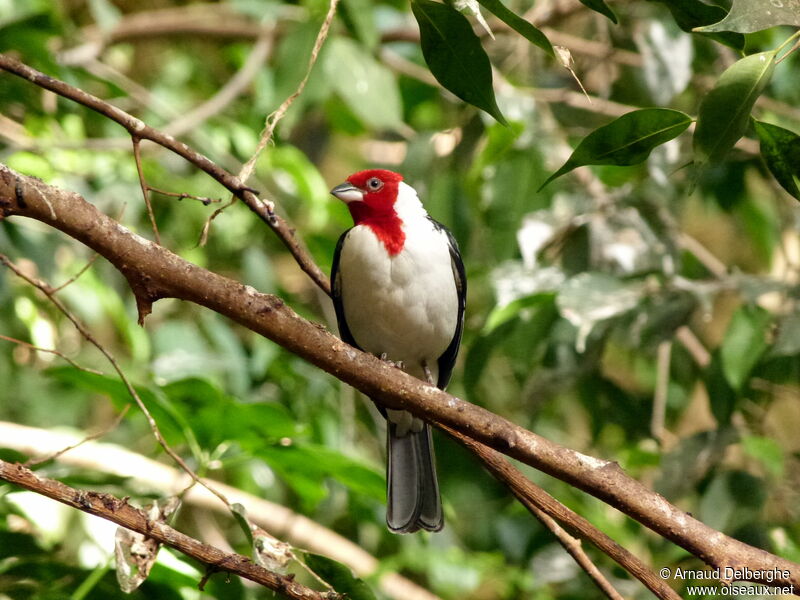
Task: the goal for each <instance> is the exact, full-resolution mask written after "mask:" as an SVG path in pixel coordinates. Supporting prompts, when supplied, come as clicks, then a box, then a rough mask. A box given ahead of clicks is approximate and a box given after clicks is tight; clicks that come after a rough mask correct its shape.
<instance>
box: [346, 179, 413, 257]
mask: <svg viewBox="0 0 800 600" xmlns="http://www.w3.org/2000/svg"><path fill="white" fill-rule="evenodd" d="M401 181H403V176H402V175H400V174H399V173H395V172H393V171H387V170H386V169H368V170H366V171H359V172H358V173H354V174H353V175H350V177H348V178H347V180H346V182H345V183H343V184H341V185H337V186H336V187H335V188H333V189H332V190H331V194H333V195H334V196H336V197H337V198H339V200H342V201H343V202H345V203H346V204H347V208H348V209H349V210H350V214H351V215H352V217H353V223H355V224H356V225H367V226H368V227H370V228H371V229H372V230H373V231H374V232H375V235H377V236H378V238H379V239H380V240H381V241H382V242H383V243H384V246H385V247H386V250H387V251H388V252H389V254H392V255H394V254H397V253H398V252H400V250H402V249H403V244H404V243H405V233H404V232H403V229H402V224H403V223H402V221H401V220H400V217H399V216H398V215H397V212H396V211H395V207H394V203H395V201H396V200H397V193H398V189H399V186H400V182H401Z"/></svg>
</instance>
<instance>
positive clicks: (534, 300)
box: [483, 292, 555, 335]
mask: <svg viewBox="0 0 800 600" xmlns="http://www.w3.org/2000/svg"><path fill="white" fill-rule="evenodd" d="M554 299H555V294H553V293H551V292H544V293H541V294H533V295H530V296H523V297H522V298H517V299H516V300H513V301H511V302H509V303H508V304H506V305H505V306H496V307H495V308H494V309H492V312H490V313H489V317H488V318H487V319H486V324H485V325H484V326H483V334H484V335H488V334H490V333H492V332H493V331H494V330H496V329H497V328H498V327H500V326H501V325H504V324H505V323H508V322H509V321H510V320H512V319H514V318H516V317H519V316H523V317H525V316H530V315H531V314H532V313H535V312H536V311H537V310H538V309H540V308H541V307H543V306H547V305H551V304H552V303H553V300H554Z"/></svg>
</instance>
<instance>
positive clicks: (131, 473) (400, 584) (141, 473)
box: [0, 421, 439, 600]
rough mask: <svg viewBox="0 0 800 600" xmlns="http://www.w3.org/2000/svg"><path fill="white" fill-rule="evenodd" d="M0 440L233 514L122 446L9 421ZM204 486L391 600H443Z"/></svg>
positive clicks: (347, 547) (327, 539)
mask: <svg viewBox="0 0 800 600" xmlns="http://www.w3.org/2000/svg"><path fill="white" fill-rule="evenodd" d="M0 440H2V446H3V447H4V448H11V449H13V450H17V451H18V452H23V453H25V454H28V455H30V456H34V457H47V458H51V457H53V455H55V454H56V453H58V452H59V451H60V450H63V449H64V448H65V447H67V446H72V449H71V450H70V451H69V452H68V453H66V454H61V455H59V456H58V457H56V460H57V461H58V462H59V463H60V464H63V465H67V466H71V467H77V468H79V469H90V470H92V471H100V472H102V473H110V474H113V475H118V476H120V477H125V478H129V479H132V480H134V481H136V484H137V485H138V486H143V487H142V489H143V490H146V491H149V490H152V491H155V492H158V493H159V494H161V495H163V496H170V495H176V494H179V493H181V492H183V491H185V494H183V497H182V500H183V502H184V503H187V504H191V505H192V506H197V507H200V508H203V509H206V510H209V511H214V512H218V513H224V514H225V515H226V516H230V511H228V509H227V508H226V507H225V506H223V505H222V504H221V503H220V502H219V500H218V499H217V497H216V496H214V495H213V494H212V493H211V492H209V491H208V490H207V489H206V488H204V487H200V486H194V487H192V488H190V489H189V490H186V488H187V486H188V485H189V484H190V483H191V478H190V476H189V475H187V474H186V473H184V472H183V471H181V470H178V469H176V468H174V467H171V466H169V465H166V464H164V463H161V462H158V461H155V460H152V459H150V458H147V457H145V456H142V455H141V454H136V453H135V452H131V451H130V450H127V449H125V448H122V447H120V446H117V445H116V444H109V443H98V442H94V441H89V442H86V443H85V444H83V445H81V446H77V447H76V446H75V444H76V443H77V442H79V441H81V439H80V438H79V437H78V436H76V435H73V434H69V433H65V432H63V431H50V430H47V429H39V428H36V427H26V426H24V425H17V424H16V423H8V422H3V421H0ZM204 480H205V481H208V482H209V483H210V484H211V485H213V487H214V488H215V489H217V490H219V491H220V492H222V493H223V494H224V495H225V497H226V498H228V499H229V500H230V501H231V502H232V503H239V504H241V505H243V506H246V507H247V516H248V517H249V518H250V519H252V520H253V521H254V522H255V523H256V524H258V525H259V526H261V527H263V528H264V529H266V530H267V531H269V533H271V534H272V535H274V536H276V537H279V538H281V539H285V540H286V541H287V542H289V543H290V544H292V545H293V546H295V547H298V548H306V549H308V550H311V551H312V552H317V553H320V554H324V555H326V556H329V557H331V558H333V559H334V560H338V561H339V562H342V563H344V564H345V565H347V566H348V567H350V568H351V569H352V570H353V572H354V573H355V574H356V575H358V576H359V577H364V578H366V577H376V578H377V586H378V587H379V588H380V590H381V592H383V593H384V594H386V595H387V596H389V597H390V598H397V599H398V600H439V597H438V596H436V595H434V594H432V593H431V592H429V591H428V590H426V589H425V588H423V587H420V586H419V585H417V584H415V583H414V582H412V581H410V580H409V579H406V578H405V577H403V576H402V575H399V574H397V573H394V572H391V571H380V572H379V569H380V563H379V562H378V559H376V558H375V557H374V556H372V555H371V554H369V553H368V552H366V551H364V550H363V549H362V548H361V547H360V546H358V545H356V544H354V543H353V542H351V541H350V540H348V539H347V538H345V537H342V536H341V535H339V534H338V533H336V532H335V531H332V530H330V529H328V528H327V527H323V526H322V525H320V524H319V523H317V522H316V521H313V520H311V519H309V518H308V517H305V516H304V515H301V514H299V513H296V512H294V511H292V510H290V509H289V508H287V507H285V506H283V505H281V504H276V503H274V502H270V501H269V500H265V499H264V498H260V497H258V496H254V495H253V494H248V493H247V492H243V491H242V490H240V489H237V488H235V487H233V486H230V485H227V484H225V483H222V482H221V481H216V480H213V481H210V480H208V479H206V478H204Z"/></svg>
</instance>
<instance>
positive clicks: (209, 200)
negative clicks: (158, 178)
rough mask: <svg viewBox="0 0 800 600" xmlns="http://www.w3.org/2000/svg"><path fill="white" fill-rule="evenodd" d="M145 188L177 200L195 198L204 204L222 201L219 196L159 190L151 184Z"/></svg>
mask: <svg viewBox="0 0 800 600" xmlns="http://www.w3.org/2000/svg"><path fill="white" fill-rule="evenodd" d="M147 189H148V190H150V191H151V192H155V193H156V194H161V195H162V196H170V197H171V198H177V199H178V201H180V200H197V201H198V202H202V203H203V204H204V205H206V206H208V205H209V204H212V203H217V202H222V199H221V198H209V197H208V196H195V195H194V194H187V193H186V192H168V191H166V190H161V189H159V188H156V187H153V186H152V185H148V186H147Z"/></svg>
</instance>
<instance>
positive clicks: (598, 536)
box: [443, 427, 680, 600]
mask: <svg viewBox="0 0 800 600" xmlns="http://www.w3.org/2000/svg"><path fill="white" fill-rule="evenodd" d="M443 429H444V430H445V431H446V432H447V433H448V434H450V435H451V436H453V437H454V438H455V439H456V440H458V441H459V442H460V443H461V444H462V445H464V446H465V447H466V448H468V449H469V450H470V451H472V452H473V453H474V454H475V455H476V456H477V457H478V458H479V459H480V460H481V462H483V465H484V467H485V468H486V470H487V471H489V473H491V474H492V476H493V477H494V478H495V479H497V480H498V481H500V482H501V483H503V484H505V485H506V486H507V487H508V488H509V489H510V490H511V492H512V493H513V494H514V496H515V497H516V498H517V500H519V501H520V502H521V503H522V505H523V506H525V508H527V509H528V510H529V511H530V512H531V513H532V514H533V515H534V516H535V517H536V518H537V519H539V520H540V521H542V523H543V524H544V525H545V527H547V528H548V529H550V530H551V531H552V532H553V534H554V535H555V536H556V538H557V539H558V541H559V543H560V544H561V545H562V546H563V547H564V549H565V550H566V551H567V552H568V553H569V554H570V555H571V556H572V557H573V558H574V559H575V561H576V562H577V563H578V564H579V565H580V566H581V568H582V569H583V570H584V571H586V573H587V575H589V577H591V578H592V579H593V580H594V581H595V583H597V585H598V586H599V587H600V588H601V589H602V590H603V591H604V592H605V593H606V595H607V596H609V597H610V598H613V597H614V595H613V594H615V593H617V592H616V590H615V589H614V588H610V585H611V584H609V583H608V581H607V580H606V579H605V578H604V577H603V576H602V574H600V572H599V571H598V570H597V567H595V566H594V564H592V563H591V561H589V559H588V557H587V556H586V555H585V553H584V552H583V550H582V549H580V542H578V541H577V540H575V539H574V538H569V539H565V538H564V536H563V535H561V534H562V533H563V534H566V532H564V530H563V529H562V530H561V532H560V533H559V532H558V531H557V530H556V529H554V528H553V527H552V525H554V524H555V525H556V526H557V524H556V523H550V522H548V520H550V521H558V522H560V523H561V524H562V525H564V526H566V527H568V528H569V529H571V530H573V531H576V532H578V534H579V535H580V536H581V537H582V538H583V539H585V540H588V541H589V542H591V543H592V544H593V545H594V546H596V547H597V548H599V549H600V550H602V551H603V552H604V553H605V554H607V555H608V556H609V557H611V558H612V559H613V560H615V561H616V562H617V563H618V564H619V565H620V566H622V568H624V569H625V570H626V571H628V573H630V574H631V575H633V576H634V577H636V578H637V579H638V580H639V581H641V582H642V583H643V584H644V585H645V586H646V587H647V588H648V589H649V590H650V591H651V592H653V594H655V595H656V597H658V598H662V599H665V600H680V596H678V594H676V593H675V592H674V591H673V590H672V588H671V587H669V585H667V583H666V582H665V581H664V580H663V579H660V578H659V577H657V576H656V574H655V573H653V572H652V571H651V570H650V569H649V568H648V566H647V565H646V564H644V562H642V561H641V560H639V559H638V558H637V557H636V556H634V555H633V554H631V553H630V552H628V551H627V550H626V549H625V548H623V547H622V546H620V545H619V544H618V543H617V542H615V541H614V540H613V539H611V538H610V537H608V536H607V535H606V534H604V533H603V532H602V531H600V530H599V529H597V528H596V527H595V526H594V525H592V524H591V523H590V522H589V521H587V520H586V519H584V518H583V517H582V516H580V515H579V514H577V513H575V512H574V511H572V510H570V509H569V508H567V507H566V506H564V505H563V504H561V503H560V502H559V501H558V500H556V499H555V498H553V497H552V496H551V495H550V494H548V493H547V492H545V491H544V490H543V489H542V488H540V487H539V486H538V485H536V484H535V483H533V482H532V481H530V480H529V479H528V478H527V477H525V476H524V475H523V474H522V473H520V472H519V470H517V469H515V468H514V467H513V466H511V465H510V464H509V463H508V461H507V460H505V459H504V458H503V456H502V455H501V454H500V453H499V452H497V451H496V450H493V449H491V448H487V447H486V446H484V445H483V444H479V443H477V442H475V441H474V440H472V439H470V438H469V437H467V436H465V435H463V434H461V433H459V432H457V431H454V430H452V429H450V428H449V427H444V428H443ZM567 537H569V536H568V534H567ZM576 546H578V547H577V548H576ZM609 588H610V589H609Z"/></svg>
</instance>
